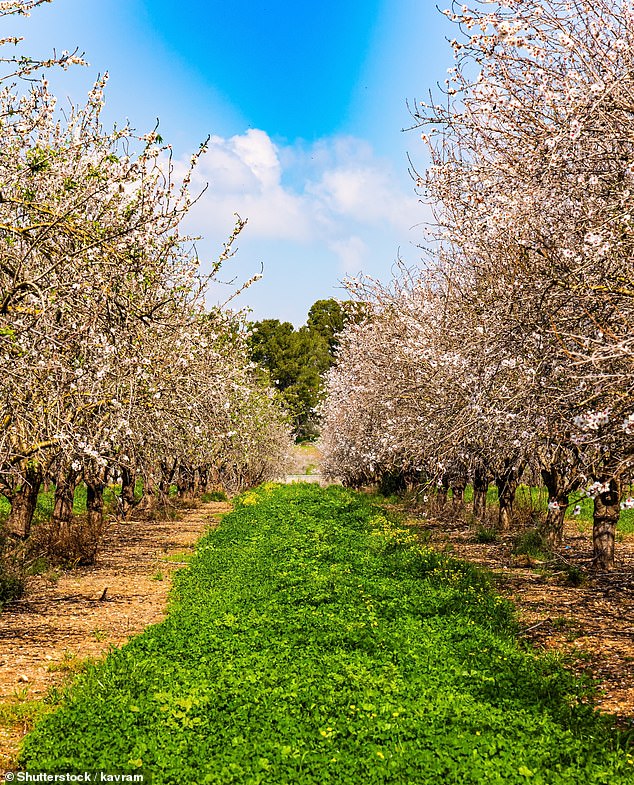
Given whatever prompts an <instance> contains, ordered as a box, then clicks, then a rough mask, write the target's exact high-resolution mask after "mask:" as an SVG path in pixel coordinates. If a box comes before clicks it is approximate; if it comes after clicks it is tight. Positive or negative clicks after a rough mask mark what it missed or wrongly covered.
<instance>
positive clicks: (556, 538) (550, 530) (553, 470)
mask: <svg viewBox="0 0 634 785" xmlns="http://www.w3.org/2000/svg"><path fill="white" fill-rule="evenodd" d="M542 479H543V480H544V485H545V486H546V488H547V490H548V513H547V515H546V520H545V521H544V522H543V523H542V524H541V525H540V526H539V533H540V534H541V536H542V538H543V540H544V542H545V543H546V545H548V547H549V548H558V547H559V546H561V543H562V540H563V536H564V519H565V517H566V509H567V508H568V489H567V488H566V487H565V486H564V483H563V478H562V475H561V472H560V471H559V469H558V467H557V466H551V467H550V469H542Z"/></svg>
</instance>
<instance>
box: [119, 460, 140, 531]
mask: <svg viewBox="0 0 634 785" xmlns="http://www.w3.org/2000/svg"><path fill="white" fill-rule="evenodd" d="M135 486H136V475H135V474H134V472H131V471H130V470H129V469H126V468H123V469H122V470H121V516H122V517H123V519H124V520H127V519H128V517H129V516H130V514H131V513H132V510H133V509H134V508H135V507H136V505H137V500H136V498H135V496H134V488H135Z"/></svg>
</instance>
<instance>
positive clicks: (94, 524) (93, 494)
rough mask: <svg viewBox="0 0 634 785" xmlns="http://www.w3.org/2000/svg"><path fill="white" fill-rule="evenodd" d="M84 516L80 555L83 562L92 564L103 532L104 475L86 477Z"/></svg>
mask: <svg viewBox="0 0 634 785" xmlns="http://www.w3.org/2000/svg"><path fill="white" fill-rule="evenodd" d="M85 482H86V518H87V525H88V532H87V536H86V541H85V543H84V545H85V551H84V554H83V555H82V563H83V564H93V563H94V561H95V558H96V556H97V548H98V547H99V541H100V540H101V536H102V534H103V492H104V489H105V487H106V483H105V475H101V476H98V477H90V478H87V479H86V481H85Z"/></svg>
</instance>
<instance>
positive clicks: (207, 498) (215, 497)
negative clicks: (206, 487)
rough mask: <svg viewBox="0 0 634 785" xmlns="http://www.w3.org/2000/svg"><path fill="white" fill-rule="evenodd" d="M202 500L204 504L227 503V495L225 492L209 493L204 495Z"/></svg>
mask: <svg viewBox="0 0 634 785" xmlns="http://www.w3.org/2000/svg"><path fill="white" fill-rule="evenodd" d="M201 500H202V501H204V502H226V501H227V494H226V493H225V492H224V491H208V492H207V493H203V495H202V496H201Z"/></svg>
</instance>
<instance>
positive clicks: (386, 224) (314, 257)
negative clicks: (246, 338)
mask: <svg viewBox="0 0 634 785" xmlns="http://www.w3.org/2000/svg"><path fill="white" fill-rule="evenodd" d="M175 168H176V174H177V175H178V174H180V175H181V176H182V175H183V174H184V173H185V171H186V169H187V163H186V162H185V161H181V162H179V163H178V164H177V165H176V167H175ZM206 184H208V188H207V190H206V191H205V193H204V194H203V195H202V197H201V199H200V200H199V201H198V202H197V203H196V205H195V206H194V207H193V208H192V210H191V213H190V215H189V216H188V218H187V220H186V224H185V228H186V229H187V231H189V232H190V233H191V234H194V235H201V236H202V237H203V238H205V240H204V241H203V242H201V243H199V245H198V247H199V251H200V252H201V258H202V259H214V258H216V257H217V254H218V252H219V250H220V249H221V248H222V243H223V242H224V241H225V240H226V238H227V237H228V235H229V234H230V232H231V229H232V227H233V224H234V221H235V218H234V214H235V213H238V214H239V215H240V216H241V217H242V218H246V219H248V224H247V227H246V229H245V231H244V233H243V235H242V236H241V237H240V240H239V243H238V245H239V249H240V252H239V254H238V256H237V257H236V260H232V261H231V263H230V264H229V265H228V267H229V270H228V272H227V273H226V277H228V278H232V277H233V275H234V274H235V275H236V276H237V278H238V280H246V279H247V278H248V277H250V275H252V274H253V273H254V272H258V271H259V269H260V265H261V264H262V265H263V266H264V278H263V280H262V281H261V282H260V283H258V284H257V285H256V286H254V287H252V289H250V290H249V291H248V292H247V294H246V295H244V297H243V296H241V297H240V298H239V300H238V302H242V303H245V304H249V305H252V306H253V307H254V308H255V310H256V313H258V314H260V315H262V314H263V313H265V314H267V315H269V316H271V315H273V316H281V317H284V318H290V319H292V320H293V321H295V322H296V323H298V324H301V322H302V320H303V319H304V318H305V313H306V311H307V309H308V307H309V306H310V304H311V303H312V302H314V301H315V300H316V299H319V298H322V297H330V296H333V295H334V293H335V289H337V288H338V286H339V284H338V282H339V281H340V279H341V278H343V277H344V276H346V275H356V274H358V273H360V272H362V273H365V274H367V275H371V276H373V277H379V278H386V277H388V276H389V275H390V273H391V269H392V265H393V263H394V261H395V259H396V257H397V255H398V254H399V252H401V253H403V251H405V256H406V257H407V261H408V262H409V263H414V262H415V261H416V259H417V258H418V252H417V250H416V249H415V247H414V246H415V244H416V242H417V241H418V239H419V238H420V232H419V231H418V230H414V231H412V230H411V227H412V226H414V225H415V224H417V223H419V222H421V221H422V220H424V218H425V214H426V211H425V209H424V208H422V207H421V205H420V204H419V202H418V200H417V198H416V195H415V193H414V190H413V184H412V183H411V181H410V179H409V177H408V175H407V171H406V170H405V171H403V172H401V173H398V172H395V171H394V169H393V167H392V166H391V165H390V163H389V162H387V161H385V160H383V159H381V158H379V157H377V156H376V155H375V154H374V153H373V151H372V148H371V147H370V145H369V144H368V143H367V142H365V141H363V140H360V139H354V138H352V137H334V138H329V139H322V140H320V141H318V142H316V143H314V144H310V145H308V144H306V143H300V142H298V143H295V144H276V143H275V142H274V141H273V140H272V139H271V138H270V137H269V135H268V134H266V133H265V132H264V131H261V130H257V129H251V130H248V131H246V132H245V133H243V134H240V135H237V136H232V137H228V138H223V137H220V136H214V137H212V138H211V139H210V141H209V145H208V150H207V152H206V153H205V154H204V155H203V156H202V157H201V159H200V161H199V165H198V167H197V170H196V173H195V175H194V177H193V178H192V190H193V192H196V190H202V189H203V188H204V187H205V185H206ZM407 246H410V252H408V251H407ZM339 291H340V290H339ZM281 293H284V294H283V296H282V297H280V294H281ZM337 296H340V293H339V294H338V295H337ZM270 303H275V305H274V306H273V305H269V304H270ZM302 314H304V316H302Z"/></svg>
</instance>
